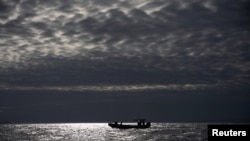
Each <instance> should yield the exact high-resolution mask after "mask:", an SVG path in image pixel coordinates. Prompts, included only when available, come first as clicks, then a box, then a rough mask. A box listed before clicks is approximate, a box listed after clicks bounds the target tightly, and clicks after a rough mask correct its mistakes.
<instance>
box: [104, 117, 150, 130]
mask: <svg viewBox="0 0 250 141" xmlns="http://www.w3.org/2000/svg"><path fill="white" fill-rule="evenodd" d="M136 121H137V124H136V125H130V124H122V122H120V123H118V122H114V123H109V124H108V125H109V126H110V127H112V128H119V129H130V128H136V129H145V128H149V127H150V126H151V123H150V122H145V119H139V120H136Z"/></svg>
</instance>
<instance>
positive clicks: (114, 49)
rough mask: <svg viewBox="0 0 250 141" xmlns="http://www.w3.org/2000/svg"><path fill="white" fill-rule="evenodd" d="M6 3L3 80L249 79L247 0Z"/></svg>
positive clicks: (2, 27) (3, 6) (239, 81)
mask: <svg viewBox="0 0 250 141" xmlns="http://www.w3.org/2000/svg"><path fill="white" fill-rule="evenodd" d="M0 7H1V8H0V9H1V15H0V16H1V19H0V30H1V33H0V36H1V37H3V38H2V40H1V44H2V46H1V47H0V51H1V53H0V58H1V61H0V64H1V68H0V70H1V72H2V73H1V75H2V77H1V83H10V84H15V83H18V84H21V83H26V84H30V83H33V82H37V83H38V84H48V82H50V83H51V84H52V83H53V84H55V85H56V84H57V83H58V84H66V83H67V84H70V83H72V84H88V83H92V84H94V83H97V82H98V83H102V84H103V83H104V84H105V83H115V84H118V83H121V84H122V83H209V84H211V83H233V84H239V85H240V84H243V83H244V84H248V83H249V81H248V80H249V71H250V64H249V57H250V56H249V54H248V52H249V49H248V46H249V44H250V42H249V39H248V38H247V37H248V36H249V24H250V21H249V18H248V17H249V11H248V7H249V1H247V0H239V1H234V0H230V1H225V0H220V1H216V0H213V1H192V2H191V1H189V2H187V1H182V0H180V1H172V0H170V1H162V0H157V1H150V0H149V1H144V0H139V1H121V0H110V1H100V0H95V1H78V0H74V1H67V0H61V1H44V0H28V1H0ZM3 58H5V59H3ZM10 70H11V71H12V73H10ZM52 76H53V77H52ZM82 78H83V79H82Z"/></svg>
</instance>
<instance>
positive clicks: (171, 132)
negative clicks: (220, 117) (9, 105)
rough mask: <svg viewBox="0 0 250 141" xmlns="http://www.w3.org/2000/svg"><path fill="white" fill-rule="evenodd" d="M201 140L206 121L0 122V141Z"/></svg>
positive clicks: (205, 138)
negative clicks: (117, 125) (118, 125)
mask: <svg viewBox="0 0 250 141" xmlns="http://www.w3.org/2000/svg"><path fill="white" fill-rule="evenodd" d="M130 140H131V141H134V140H135V141H162V140H167V141H203V140H207V124H205V123H152V125H151V128H147V129H113V128H111V127H109V126H108V124H107V123H54V124H52V123H48V124H0V141H130Z"/></svg>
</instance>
